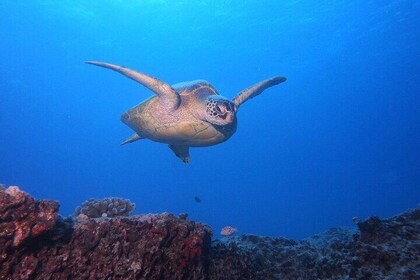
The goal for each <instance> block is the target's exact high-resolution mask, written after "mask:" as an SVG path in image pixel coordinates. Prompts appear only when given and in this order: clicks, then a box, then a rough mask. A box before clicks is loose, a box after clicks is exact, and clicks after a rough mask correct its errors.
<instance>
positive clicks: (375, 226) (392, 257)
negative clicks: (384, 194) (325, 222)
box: [209, 207, 420, 279]
mask: <svg viewBox="0 0 420 280" xmlns="http://www.w3.org/2000/svg"><path fill="white" fill-rule="evenodd" d="M357 225H358V228H359V231H356V230H351V229H347V230H346V229H339V228H336V229H331V230H329V231H327V232H326V233H323V234H320V235H316V236H313V237H311V238H308V239H306V240H302V241H293V240H288V239H284V238H271V237H260V236H256V235H243V236H239V237H229V238H226V239H222V240H220V241H215V242H213V245H212V248H211V251H210V257H209V259H210V265H209V275H210V279H420V208H419V207H418V208H416V209H414V210H409V211H407V212H405V213H403V214H401V215H399V216H396V217H393V218H390V219H387V220H380V219H379V218H378V217H371V218H369V219H367V220H366V221H363V222H358V223H357ZM225 271H231V272H232V273H231V274H228V275H227V274H226V273H225Z"/></svg>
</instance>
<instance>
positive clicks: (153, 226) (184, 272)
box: [0, 187, 212, 279]
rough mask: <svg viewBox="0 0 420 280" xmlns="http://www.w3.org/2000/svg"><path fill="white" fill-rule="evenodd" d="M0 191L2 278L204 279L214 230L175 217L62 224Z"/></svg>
mask: <svg viewBox="0 0 420 280" xmlns="http://www.w3.org/2000/svg"><path fill="white" fill-rule="evenodd" d="M57 211H58V204H57V203H56V202H52V201H35V200H34V199H33V198H31V197H30V196H29V195H28V194H26V193H24V192H22V191H20V190H19V189H18V188H15V187H11V188H8V189H4V188H3V189H2V190H0V250H1V251H0V279H203V278H205V275H206V274H207V270H206V268H207V266H206V261H205V260H206V256H207V255H208V249H209V248H210V241H211V235H212V233H211V229H210V228H209V227H207V226H205V225H203V224H200V223H195V222H192V221H187V220H186V219H185V218H184V219H180V218H178V217H175V216H174V215H172V214H168V213H163V214H148V215H144V216H132V217H118V218H112V219H109V218H88V217H84V218H81V219H77V220H75V221H74V220H72V219H70V218H68V219H65V220H63V219H61V218H58V215H57Z"/></svg>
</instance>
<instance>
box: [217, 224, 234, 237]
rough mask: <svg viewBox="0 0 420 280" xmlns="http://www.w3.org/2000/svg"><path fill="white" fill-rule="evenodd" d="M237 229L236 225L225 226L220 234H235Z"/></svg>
mask: <svg viewBox="0 0 420 280" xmlns="http://www.w3.org/2000/svg"><path fill="white" fill-rule="evenodd" d="M237 231H238V229H237V228H234V227H231V226H225V227H224V228H222V230H221V231H220V234H221V235H223V236H230V235H232V234H234V233H235V232H237Z"/></svg>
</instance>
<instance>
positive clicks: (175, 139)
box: [86, 61, 286, 163]
mask: <svg viewBox="0 0 420 280" xmlns="http://www.w3.org/2000/svg"><path fill="white" fill-rule="evenodd" d="M86 63H88V64H93V65H97V66H101V67H105V68H109V69H111V70H114V71H116V72H119V73H121V74H123V75H125V76H126V77H128V78H130V79H133V80H135V81H136V82H138V83H140V84H142V85H143V86H145V87H146V88H148V89H150V90H151V91H153V92H154V93H155V94H156V96H153V97H151V98H149V99H147V100H146V101H144V102H142V103H140V104H139V105H137V106H135V107H134V108H132V109H130V110H128V111H127V112H125V113H124V114H123V115H122V116H121V120H122V121H123V122H124V123H125V124H126V125H127V126H129V127H130V128H131V129H133V130H134V131H135V133H134V134H133V135H132V136H131V137H129V138H128V139H126V140H125V141H124V142H122V143H121V144H122V145H124V144H127V143H132V142H134V141H137V140H139V139H146V138H147V139H150V140H153V141H156V142H162V143H167V144H169V148H171V149H172V151H173V152H174V153H175V155H176V156H177V157H179V158H180V159H181V160H182V161H183V162H184V163H188V162H190V154H189V148H190V147H205V146H211V145H216V144H219V143H222V142H224V141H226V140H227V139H229V138H230V137H231V136H232V135H233V134H234V133H235V131H236V126H237V119H236V113H237V111H238V108H239V106H241V104H242V103H244V102H245V101H247V100H249V99H251V98H253V97H255V96H257V95H259V94H260V93H261V92H263V91H264V90H265V89H267V88H269V87H272V86H274V85H277V84H279V83H281V82H284V81H285V80H286V78H284V77H273V78H270V79H267V80H264V81H262V82H260V83H258V84H255V85H253V86H251V87H249V88H247V89H245V90H243V91H241V92H240V93H239V94H238V95H236V97H235V98H233V99H232V100H229V99H228V98H225V97H223V96H221V95H219V93H218V92H217V91H216V89H215V88H214V87H213V86H212V85H211V84H210V83H208V82H206V81H204V80H195V81H190V82H183V83H178V84H175V85H172V86H170V85H168V84H166V83H164V82H162V81H161V80H158V79H156V78H153V77H152V76H149V75H147V74H144V73H140V72H137V71H134V70H131V69H128V68H126V67H122V66H118V65H114V64H109V63H104V62H97V61H87V62H86Z"/></svg>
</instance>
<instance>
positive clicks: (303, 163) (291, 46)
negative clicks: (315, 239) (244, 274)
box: [0, 0, 420, 238]
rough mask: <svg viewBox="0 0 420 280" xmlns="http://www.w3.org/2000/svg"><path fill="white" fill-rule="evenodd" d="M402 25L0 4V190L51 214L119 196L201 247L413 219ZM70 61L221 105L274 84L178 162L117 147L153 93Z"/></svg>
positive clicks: (407, 44) (276, 4)
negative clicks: (184, 89)
mask: <svg viewBox="0 0 420 280" xmlns="http://www.w3.org/2000/svg"><path fill="white" fill-rule="evenodd" d="M419 13H420V1H409V0H394V1H361V0H356V1H338V0H337V1H321V2H320V1H306V0H301V1H298V0H290V1H274V0H266V1H259V0H258V1H257V0H250V1H239V0H231V1H210V0H205V1H181V0H180V1H169V0H142V1H140V0H126V1H122V0H107V1H81V0H74V1H70V0H65V1H47V0H44V1H11V0H3V1H1V2H0V183H4V184H6V185H18V186H20V187H21V188H22V189H23V190H25V191H27V192H29V193H30V194H32V195H34V196H35V197H37V198H39V199H46V198H48V199H55V200H59V201H60V204H61V210H60V211H61V213H62V214H63V215H68V214H70V213H72V212H73V210H74V208H75V207H76V206H78V205H80V204H81V203H82V202H83V201H84V200H86V199H88V198H91V197H95V198H102V197H106V196H121V197H125V198H129V199H130V200H132V201H133V202H135V203H136V205H137V210H136V213H149V212H165V211H167V212H172V213H175V214H178V213H182V212H188V213H189V217H190V218H191V219H194V220H198V221H202V222H204V223H207V224H209V225H211V226H212V227H213V228H214V230H215V232H216V235H217V233H218V232H219V230H220V228H221V227H223V226H225V225H232V226H235V227H237V228H239V233H242V234H243V233H255V234H261V235H272V236H285V237H288V238H302V237H307V236H309V235H312V234H315V233H318V232H321V231H324V230H326V229H328V228H329V227H333V226H353V225H352V217H353V216H358V217H360V218H366V217H367V216H369V215H373V214H375V215H379V216H381V217H387V216H390V215H394V214H397V213H399V212H401V211H403V210H405V209H407V208H410V207H415V206H416V205H417V204H418V203H419V201H420V160H419V159H420V145H419V139H420V126H419V124H420V110H419V109H420V18H419V16H418V15H419ZM86 60H98V61H105V62H110V63H115V64H119V65H125V66H127V67H130V68H133V69H136V70H138V71H142V72H145V73H149V74H151V75H153V76H156V77H158V78H160V79H162V80H164V81H166V82H167V83H170V84H174V83H176V82H180V81H188V80H194V79H205V80H208V81H209V82H211V83H212V84H213V85H214V86H215V87H216V88H217V89H218V91H219V92H220V93H221V94H222V95H224V96H227V97H234V96H235V95H236V93H238V92H239V91H241V90H242V89H244V88H246V87H248V86H250V85H253V84H255V83H256V82H259V81H261V80H263V79H266V78H268V77H271V76H275V75H284V76H286V77H287V78H288V80H287V82H285V83H283V84H280V85H278V86H276V87H274V88H271V89H268V90H267V91H266V92H264V93H263V94H262V95H260V96H258V97H256V98H255V99H253V100H251V101H249V102H247V103H246V104H245V105H243V106H242V107H241V109H240V111H239V114H238V122H239V125H238V131H237V132H236V134H235V135H234V136H233V137H232V138H231V139H230V140H229V141H227V142H225V143H223V144H220V145H217V146H212V147H208V148H193V149H192V150H191V157H192V162H191V163H190V164H188V165H185V164H183V163H182V162H181V161H180V160H179V159H178V158H176V157H175V156H174V155H173V153H172V151H170V150H169V149H168V148H167V147H166V145H164V144H159V143H154V142H151V141H148V140H141V141H138V142H136V143H133V144H130V145H126V146H120V145H119V143H120V142H121V141H122V140H124V139H126V138H127V137H129V136H130V135H131V134H132V131H131V130H130V129H129V128H128V127H126V126H125V125H124V124H123V123H121V122H120V121H119V117H120V115H121V114H122V113H123V112H125V111H126V110H127V109H129V108H131V107H133V106H134V105H136V104H138V103H140V102H141V101H143V100H144V99H146V98H148V97H149V96H152V93H151V92H150V91H148V90H146V89H145V88H144V87H141V86H140V85H138V84H137V83H135V82H133V81H131V80H128V79H126V78H124V77H123V76H121V75H119V74H117V73H115V72H112V71H109V70H105V69H100V68H97V67H94V66H90V65H86V64H84V61H86ZM196 196H197V197H199V198H200V199H201V202H200V203H198V202H196V200H195V197H196Z"/></svg>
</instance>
